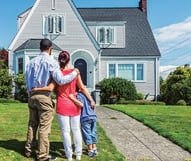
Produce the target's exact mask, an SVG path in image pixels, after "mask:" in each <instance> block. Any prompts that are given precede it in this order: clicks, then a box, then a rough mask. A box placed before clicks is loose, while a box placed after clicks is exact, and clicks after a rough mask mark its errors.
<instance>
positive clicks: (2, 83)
mask: <svg viewBox="0 0 191 161" xmlns="http://www.w3.org/2000/svg"><path fill="white" fill-rule="evenodd" d="M12 78H13V77H12V76H11V75H9V70H8V68H7V66H6V65H5V64H4V62H3V61H2V60H0V98H10V97H11V92H12V87H13V86H12Z"/></svg>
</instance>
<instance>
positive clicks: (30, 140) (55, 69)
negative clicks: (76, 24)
mask: <svg viewBox="0 0 191 161" xmlns="http://www.w3.org/2000/svg"><path fill="white" fill-rule="evenodd" d="M40 50H41V53H40V55H39V56H38V57H36V58H34V59H32V60H31V62H30V63H29V64H28V65H27V67H26V73H25V74H26V84H27V90H28V94H29V101H28V106H29V122H28V132H27V141H26V144H25V156H26V157H31V156H32V155H33V154H34V153H35V144H36V132H37V128H38V153H37V160H39V161H48V160H52V159H56V157H55V158H54V157H53V156H52V157H50V156H48V155H49V140H48V135H49V134H50V131H51V123H52V120H53V116H54V105H53V102H52V99H51V93H49V92H47V93H34V94H32V95H30V90H31V89H32V88H39V87H44V86H48V84H49V83H50V81H51V79H54V81H55V82H56V83H57V84H60V85H62V84H66V83H69V82H71V81H72V80H73V79H74V78H75V77H76V76H77V74H79V70H78V69H74V71H73V72H72V73H71V74H69V75H66V76H63V74H62V72H61V70H60V67H59V64H58V62H57V61H56V60H54V59H53V58H52V57H51V56H50V55H51V51H52V42H51V41H50V40H48V39H42V40H41V42H40Z"/></svg>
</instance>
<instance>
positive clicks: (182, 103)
mask: <svg viewBox="0 0 191 161" xmlns="http://www.w3.org/2000/svg"><path fill="white" fill-rule="evenodd" d="M176 105H180V106H186V101H184V100H178V101H177V102H176Z"/></svg>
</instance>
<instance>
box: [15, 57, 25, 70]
mask: <svg viewBox="0 0 191 161" xmlns="http://www.w3.org/2000/svg"><path fill="white" fill-rule="evenodd" d="M20 58H23V73H24V72H25V71H24V69H25V64H24V57H23V56H18V57H17V58H16V74H19V59H20Z"/></svg>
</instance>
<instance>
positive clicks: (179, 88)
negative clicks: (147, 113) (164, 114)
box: [160, 67, 191, 105]
mask: <svg viewBox="0 0 191 161" xmlns="http://www.w3.org/2000/svg"><path fill="white" fill-rule="evenodd" d="M190 81H191V69H190V68H187V67H177V68H176V70H175V71H174V72H172V73H171V74H169V76H168V77H167V79H166V80H165V81H163V82H162V83H161V90H160V91H161V93H160V95H161V99H162V100H163V101H165V102H166V104H172V105H174V104H176V103H177V102H178V101H179V100H185V101H186V103H187V104H190V97H191V82H190Z"/></svg>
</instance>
